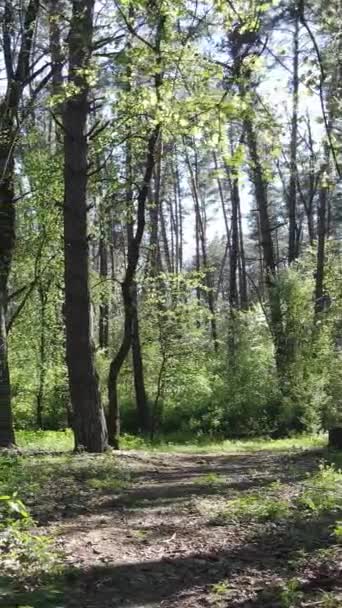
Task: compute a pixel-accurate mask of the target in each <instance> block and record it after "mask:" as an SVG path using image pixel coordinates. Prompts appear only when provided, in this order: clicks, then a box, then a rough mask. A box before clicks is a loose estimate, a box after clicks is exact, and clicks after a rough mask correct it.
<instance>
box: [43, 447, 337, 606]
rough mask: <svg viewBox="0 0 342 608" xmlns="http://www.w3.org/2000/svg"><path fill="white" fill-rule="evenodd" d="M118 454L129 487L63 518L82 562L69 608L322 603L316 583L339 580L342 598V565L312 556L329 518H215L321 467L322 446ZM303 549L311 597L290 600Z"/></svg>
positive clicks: (69, 547)
mask: <svg viewBox="0 0 342 608" xmlns="http://www.w3.org/2000/svg"><path fill="white" fill-rule="evenodd" d="M115 458H116V457H115ZM119 461H120V469H122V471H123V473H124V476H125V477H126V478H129V483H128V485H127V487H124V488H121V489H113V490H112V491H108V489H106V490H105V491H104V492H103V493H102V494H101V496H100V497H99V496H98V498H97V500H96V502H95V503H92V502H88V504H86V505H83V507H84V508H83V509H81V511H82V510H83V511H84V512H83V513H82V512H81V513H80V514H77V516H76V515H73V516H70V517H69V516H67V517H65V520H64V521H63V522H62V523H60V522H59V523H58V525H57V527H55V530H54V533H57V534H58V536H59V538H60V543H61V545H62V546H63V550H64V551H65V553H66V556H67V557H66V559H67V563H68V564H69V565H71V566H73V568H72V570H71V573H70V577H69V580H68V582H67V589H66V595H65V598H66V599H65V605H66V606H67V608H76V607H77V608H121V607H122V608H124V607H130V608H154V607H157V606H160V607H164V608H171V607H176V606H177V607H178V608H190V607H191V608H195V607H196V608H197V607H199V608H200V607H214V606H215V607H220V606H225V607H226V608H229V607H230V606H231V607H238V608H257V607H259V608H261V607H263V608H266V607H269V608H276V607H277V606H279V607H283V606H292V605H294V606H297V605H298V606H302V605H303V606H316V605H317V603H316V601H315V603H308V602H310V598H311V597H313V600H312V601H313V602H314V600H315V598H316V595H315V594H316V592H317V590H318V591H319V592H320V593H321V591H322V590H323V591H324V592H325V591H328V592H329V591H330V590H331V589H334V590H335V591H334V592H336V593H335V595H336V603H335V604H331V605H332V606H336V607H337V606H342V599H341V603H339V602H340V599H339V598H342V596H341V595H339V593H340V591H341V589H339V587H338V585H339V584H340V583H339V582H338V580H339V574H341V571H335V570H336V568H335V564H334V568H332V566H331V565H329V560H328V559H326V560H325V561H324V559H323V561H322V559H321V560H320V565H319V572H318V571H317V572H316V571H315V567H314V566H312V565H311V562H310V559H311V557H312V555H314V552H315V551H318V550H322V549H325V550H328V549H329V545H330V544H331V534H330V531H329V526H328V522H326V521H318V520H315V522H311V521H305V522H303V523H302V524H301V525H300V526H298V524H293V525H291V526H290V527H289V523H288V522H287V521H284V522H278V523H277V524H275V523H273V522H264V523H260V522H259V523H258V522H251V521H247V522H245V523H243V524H242V523H241V522H240V523H237V522H231V521H230V522H229V521H228V522H223V523H222V522H220V521H215V514H216V513H217V510H218V509H219V508H220V506H221V507H223V506H224V505H227V502H228V501H229V500H230V499H232V498H234V497H236V496H239V497H241V496H243V495H247V494H248V493H249V492H250V491H262V490H263V489H266V488H267V487H269V486H270V484H272V483H274V482H277V481H280V482H286V484H287V487H288V489H289V490H288V491H291V488H295V487H296V484H298V483H300V481H301V480H303V479H304V478H305V476H306V475H307V472H308V471H312V470H313V469H315V468H317V465H318V458H317V457H316V456H315V455H312V454H301V455H294V456H289V455H286V454H274V453H273V454H268V453H258V454H250V455H246V454H241V455H232V454H229V455H227V454H226V455H223V454H221V455H220V454H213V455H202V454H201V455H196V454H191V455H185V454H183V455H181V454H178V455H174V454H172V455H170V454H157V455H155V454H152V455H151V454H143V453H141V452H139V453H132V452H129V453H124V454H121V455H120V456H119ZM79 500H82V498H81V497H79ZM300 552H301V554H302V556H303V555H304V553H305V552H307V555H308V556H309V557H308V560H307V561H306V562H305V560H304V561H303V560H302V561H303V564H302V566H301V568H302V572H301V574H300V576H301V577H302V584H303V588H305V601H306V603H303V604H301V603H298V604H291V603H288V604H285V603H284V601H283V595H284V586H285V587H286V585H288V581H289V580H290V579H291V578H292V577H294V576H298V563H297V562H295V559H297V557H298V555H300ZM310 556H311V557H310ZM325 562H326V563H325ZM291 564H292V565H291ZM316 567H318V566H317V564H316ZM332 570H333V571H332ZM325 579H326V580H325ZM290 586H291V584H290ZM322 605H323V604H322ZM329 606H330V604H329Z"/></svg>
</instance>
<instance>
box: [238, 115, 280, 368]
mask: <svg viewBox="0 0 342 608" xmlns="http://www.w3.org/2000/svg"><path fill="white" fill-rule="evenodd" d="M245 128H246V134H247V143H248V148H249V154H250V158H251V161H252V169H251V171H252V176H253V183H254V189H255V199H256V203H257V209H258V218H259V226H260V240H261V249H262V253H263V262H264V270H265V273H266V278H265V283H266V288H267V292H268V302H269V311H270V327H271V331H272V336H273V341H274V347H275V360H276V366H277V370H278V373H279V377H280V378H281V377H282V376H283V371H284V363H285V359H286V341H285V338H284V332H283V323H282V312H281V302H280V296H279V292H278V289H277V285H276V283H275V281H276V274H277V273H276V270H277V269H276V262H275V256H274V246H273V240H272V233H271V222H270V217H269V208H268V197H267V184H266V182H265V179H264V175H263V169H262V165H261V162H260V158H259V151H258V147H257V140H256V134H255V131H254V127H253V124H252V122H251V121H250V120H249V119H246V120H245Z"/></svg>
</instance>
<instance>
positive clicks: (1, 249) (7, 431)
mask: <svg viewBox="0 0 342 608" xmlns="http://www.w3.org/2000/svg"><path fill="white" fill-rule="evenodd" d="M38 8H39V2H38V0H30V1H29V3H28V5H27V9H26V12H25V13H24V14H23V15H22V22H21V31H20V33H19V34H18V39H17V48H18V54H17V63H16V66H14V58H13V53H12V48H11V34H12V33H13V32H15V29H14V28H15V24H14V23H13V21H12V19H13V12H12V10H11V3H10V2H8V1H6V2H5V3H4V10H3V16H2V46H3V52H4V58H5V68H6V78H7V87H6V91H5V93H4V96H3V101H2V103H1V104H0V447H9V446H11V445H12V444H14V442H15V437H14V429H13V419H12V409H11V385H10V373H9V366H8V346H7V331H6V312H7V295H8V293H7V290H8V278H9V274H10V270H11V262H12V255H13V250H14V245H15V196H14V151H15V144H16V134H17V131H16V125H15V119H16V117H17V115H18V109H19V105H20V102H21V100H22V96H23V91H24V88H25V86H26V84H27V80H28V77H29V75H30V72H31V65H30V59H31V51H32V40H33V33H34V26H35V23H36V19H37V15H38Z"/></svg>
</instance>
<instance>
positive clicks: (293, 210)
mask: <svg viewBox="0 0 342 608" xmlns="http://www.w3.org/2000/svg"><path fill="white" fill-rule="evenodd" d="M298 68H299V17H298V16H296V20H295V31H294V36H293V81H292V121H291V146H290V184H289V192H288V209H289V250H288V261H289V264H291V263H292V262H293V261H294V260H295V259H296V257H297V255H298V251H297V141H298V101H299V96H298V91H299V74H298Z"/></svg>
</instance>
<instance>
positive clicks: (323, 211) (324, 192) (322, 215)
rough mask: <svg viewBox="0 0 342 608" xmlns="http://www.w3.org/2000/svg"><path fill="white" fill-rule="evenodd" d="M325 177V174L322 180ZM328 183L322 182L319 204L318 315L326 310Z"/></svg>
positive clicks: (316, 290)
mask: <svg viewBox="0 0 342 608" xmlns="http://www.w3.org/2000/svg"><path fill="white" fill-rule="evenodd" d="M324 179H325V176H323V178H322V180H324ZM327 197H328V189H327V185H326V184H324V183H322V184H321V188H320V192H319V204H318V228H317V232H318V247H317V263H316V284H315V313H316V315H318V314H319V313H320V312H323V310H324V270H325V240H326V224H327V221H326V215H327Z"/></svg>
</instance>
